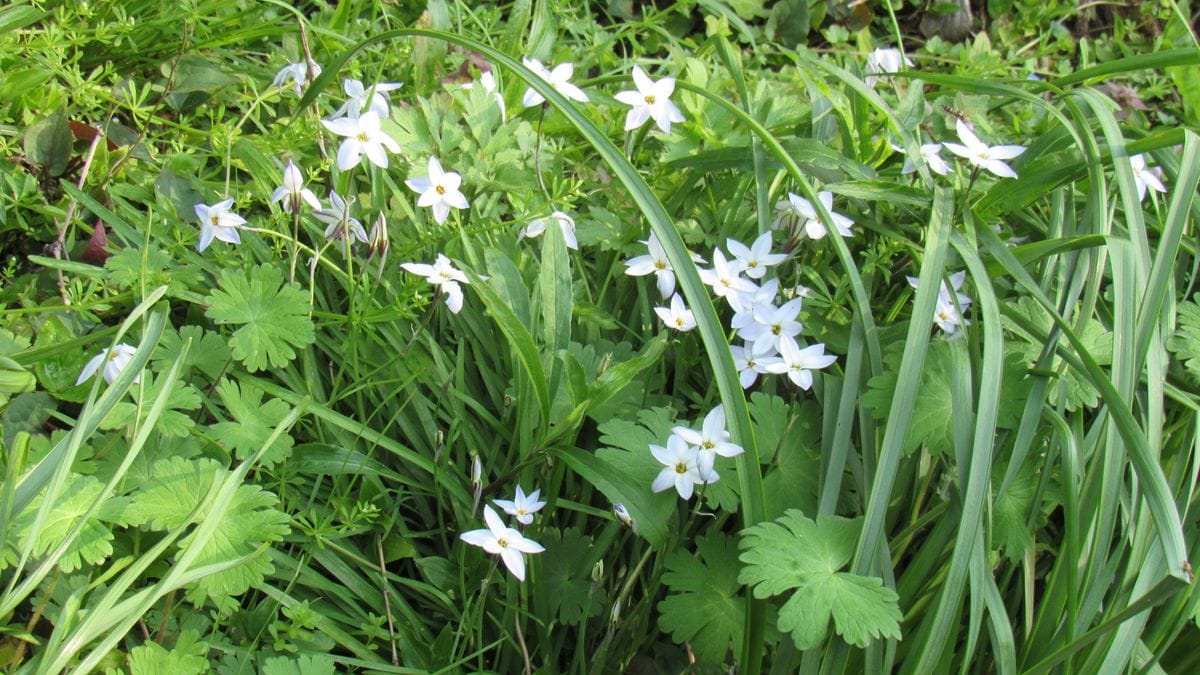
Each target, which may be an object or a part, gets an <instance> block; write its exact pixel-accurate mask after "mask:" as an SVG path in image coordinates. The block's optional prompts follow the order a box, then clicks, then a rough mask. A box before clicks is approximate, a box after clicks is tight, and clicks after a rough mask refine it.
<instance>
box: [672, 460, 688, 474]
mask: <svg viewBox="0 0 1200 675" xmlns="http://www.w3.org/2000/svg"><path fill="white" fill-rule="evenodd" d="M687 470H688V469H687V464H684V463H683V462H680V463H678V464H676V465H675V473H687Z"/></svg>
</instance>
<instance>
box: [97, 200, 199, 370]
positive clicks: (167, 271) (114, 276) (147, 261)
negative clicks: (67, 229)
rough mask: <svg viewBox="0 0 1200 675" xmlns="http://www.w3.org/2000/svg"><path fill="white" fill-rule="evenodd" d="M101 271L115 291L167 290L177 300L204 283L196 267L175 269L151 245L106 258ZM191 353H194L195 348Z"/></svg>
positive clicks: (160, 252)
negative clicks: (184, 293) (105, 271)
mask: <svg viewBox="0 0 1200 675" xmlns="http://www.w3.org/2000/svg"><path fill="white" fill-rule="evenodd" d="M197 196H198V195H197ZM104 269H106V270H108V280H109V282H110V283H112V284H113V285H114V286H116V287H117V288H121V289H129V288H135V287H141V286H145V287H146V288H154V287H156V286H166V287H167V289H168V290H167V294H168V295H171V296H176V297H178V296H179V295H180V294H181V293H182V292H184V291H186V290H188V289H189V288H191V287H197V286H200V285H201V283H203V280H204V272H203V271H202V270H201V269H200V267H199V266H195V265H176V264H175V261H174V260H173V259H172V258H171V256H170V255H168V254H167V253H166V252H165V251H163V250H162V249H161V248H158V247H157V246H154V245H151V246H150V247H149V249H145V250H144V249H140V248H132V247H131V248H123V249H121V250H119V251H117V252H116V253H113V254H112V255H110V256H109V257H108V260H106V261H105V263H104ZM166 337H167V333H163V339H164V340H165V339H166ZM160 345H161V343H160ZM192 349H193V350H195V345H193V346H192Z"/></svg>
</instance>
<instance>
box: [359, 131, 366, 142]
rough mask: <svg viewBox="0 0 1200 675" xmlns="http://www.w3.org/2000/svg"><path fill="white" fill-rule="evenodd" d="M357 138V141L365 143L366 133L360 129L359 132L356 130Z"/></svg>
mask: <svg viewBox="0 0 1200 675" xmlns="http://www.w3.org/2000/svg"><path fill="white" fill-rule="evenodd" d="M358 140H359V142H361V143H366V142H367V135H366V134H364V133H363V132H361V131H360V132H358Z"/></svg>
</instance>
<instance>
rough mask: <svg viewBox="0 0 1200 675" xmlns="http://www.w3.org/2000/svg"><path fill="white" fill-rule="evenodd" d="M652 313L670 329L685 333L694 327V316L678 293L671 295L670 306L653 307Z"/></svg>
mask: <svg viewBox="0 0 1200 675" xmlns="http://www.w3.org/2000/svg"><path fill="white" fill-rule="evenodd" d="M654 313H655V314H657V315H658V318H660V319H662V321H663V323H665V324H666V325H667V328H670V329H672V330H677V331H679V332H681V333H686V332H687V331H689V330H691V329H693V328H695V327H696V317H695V316H694V315H693V314H692V310H690V309H688V307H687V305H686V304H685V303H684V302H683V298H682V297H680V295H679V294H678V293H676V294H675V295H672V296H671V306H670V307H655V308H654Z"/></svg>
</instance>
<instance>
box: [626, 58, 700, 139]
mask: <svg viewBox="0 0 1200 675" xmlns="http://www.w3.org/2000/svg"><path fill="white" fill-rule="evenodd" d="M633 84H634V86H636V87H637V91H633V90H629V91H622V92H618V93H617V95H616V96H614V97H613V98H615V99H617V100H618V101H620V102H621V103H624V104H625V105H630V106H633V109H632V110H630V111H629V112H628V113H627V114H626V115H625V131H632V130H633V129H637V128H638V127H640V126H642V125H643V124H645V123H646V120H650V119H652V120H654V123H655V124H657V125H658V128H659V129H662V131H663V133H664V134H669V133H671V124H672V123H678V122H682V121H683V113H681V112H679V108H677V107H675V104H674V103H672V102H671V94H673V93H674V92H675V78H673V77H664V78H662V79H661V80H658V81H657V82H655V81H654V80H651V79H650V77H649V76H648V75H646V73H645V71H643V70H642V69H641V68H639V67H637V66H634V67H633Z"/></svg>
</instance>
